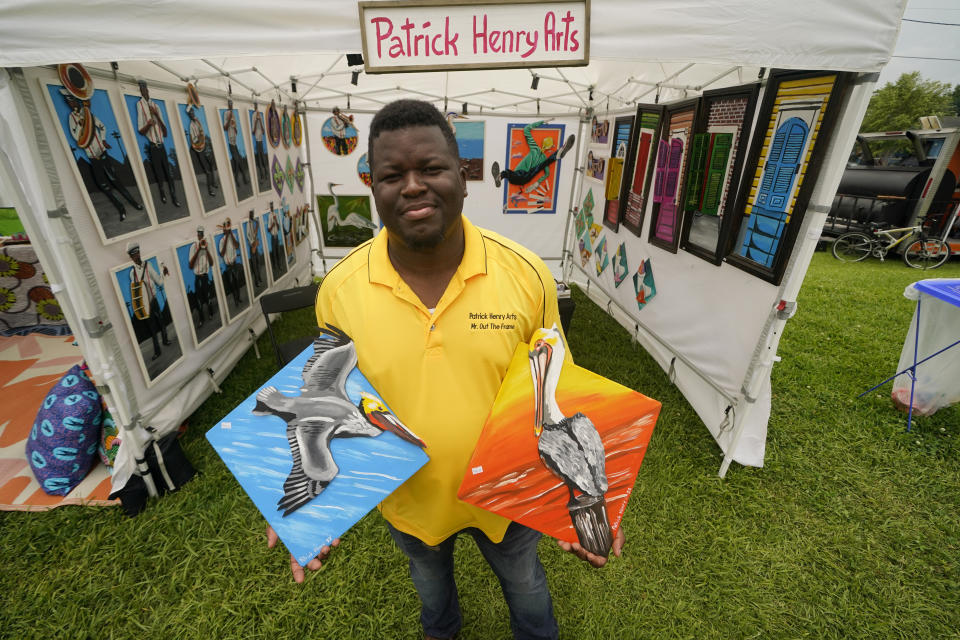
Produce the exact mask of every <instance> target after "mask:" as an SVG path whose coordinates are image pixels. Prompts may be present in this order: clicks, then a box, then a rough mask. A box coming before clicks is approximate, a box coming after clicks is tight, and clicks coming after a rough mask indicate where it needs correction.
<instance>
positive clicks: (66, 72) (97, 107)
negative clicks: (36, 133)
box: [45, 64, 151, 242]
mask: <svg viewBox="0 0 960 640" xmlns="http://www.w3.org/2000/svg"><path fill="white" fill-rule="evenodd" d="M59 73H60V79H61V82H62V84H54V83H48V84H46V92H45V93H46V94H47V98H48V103H49V105H50V107H51V115H52V116H53V118H54V120H56V121H57V122H58V123H59V125H60V133H61V136H62V137H61V141H62V142H63V144H64V147H65V149H66V150H67V154H68V155H69V156H70V160H71V163H72V164H73V166H74V169H75V170H76V172H77V173H76V175H77V176H78V178H79V181H80V183H81V185H82V186H81V191H83V192H84V195H85V199H86V201H87V202H88V203H89V205H90V208H91V212H92V213H93V214H94V215H93V218H94V221H95V223H96V226H97V230H98V231H99V232H100V236H101V239H102V240H103V241H104V242H107V241H110V240H113V239H119V238H122V237H124V236H128V235H130V234H132V233H134V232H136V231H139V230H140V229H144V228H146V227H149V226H150V225H151V220H150V217H149V215H148V213H147V210H146V208H145V206H144V200H143V195H142V193H141V191H140V186H139V185H138V183H137V178H136V176H135V174H134V171H133V164H132V161H131V159H130V156H129V154H128V153H127V148H126V146H125V144H124V141H123V136H122V135H121V133H120V127H119V126H118V123H117V118H116V116H115V115H114V111H113V106H112V104H111V102H110V98H109V96H108V94H107V91H105V90H104V89H96V88H94V86H93V81H92V80H91V79H90V76H89V74H88V73H87V71H86V70H85V69H84V68H83V67H82V66H81V65H78V64H66V65H60V66H59Z"/></svg>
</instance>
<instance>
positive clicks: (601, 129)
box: [590, 116, 610, 145]
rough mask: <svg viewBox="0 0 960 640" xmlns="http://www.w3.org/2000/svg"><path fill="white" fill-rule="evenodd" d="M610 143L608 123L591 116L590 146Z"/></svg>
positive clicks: (604, 119)
mask: <svg viewBox="0 0 960 640" xmlns="http://www.w3.org/2000/svg"><path fill="white" fill-rule="evenodd" d="M609 142H610V121H609V120H608V119H606V118H597V116H593V118H592V119H591V120H590V144H602V145H606V144H608V143H609Z"/></svg>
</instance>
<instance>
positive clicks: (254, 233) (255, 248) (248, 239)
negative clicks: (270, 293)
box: [241, 211, 270, 300]
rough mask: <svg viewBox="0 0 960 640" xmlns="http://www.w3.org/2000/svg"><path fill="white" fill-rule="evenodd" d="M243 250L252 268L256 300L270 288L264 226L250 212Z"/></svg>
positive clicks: (252, 281)
mask: <svg viewBox="0 0 960 640" xmlns="http://www.w3.org/2000/svg"><path fill="white" fill-rule="evenodd" d="M241 226H242V228H243V250H244V253H245V254H246V256H247V265H248V266H249V267H250V281H251V282H250V286H251V288H252V289H253V298H254V300H256V299H257V298H259V297H260V296H261V295H263V293H264V292H265V291H266V290H267V289H268V288H269V287H270V282H269V277H268V276H267V262H266V253H265V246H266V241H265V240H264V235H263V224H262V223H261V222H260V220H258V219H257V216H255V215H254V213H253V211H250V214H249V215H248V217H247V219H246V220H244V221H243V223H242V225H241Z"/></svg>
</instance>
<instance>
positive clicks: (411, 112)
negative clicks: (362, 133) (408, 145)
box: [367, 100, 460, 173]
mask: <svg viewBox="0 0 960 640" xmlns="http://www.w3.org/2000/svg"><path fill="white" fill-rule="evenodd" d="M409 127H439V128H440V132H441V133H443V137H444V138H446V140H447V146H448V147H450V153H452V154H453V156H454V157H455V158H456V159H457V162H459V161H460V149H459V148H458V147H457V138H456V137H455V136H454V135H453V129H451V128H450V124H449V123H448V122H447V119H446V118H444V117H443V114H442V113H440V111H438V110H437V108H436V107H435V106H433V105H432V104H430V103H429V102H424V101H423V100H396V101H394V102H391V103H389V104H387V105H385V106H384V107H383V108H382V109H380V111H378V112H377V115H375V116H373V122H371V123H370V134H369V136H368V137H367V163H368V164H369V165H370V171H371V173H372V172H373V141H374V140H376V139H377V137H378V136H379V135H380V134H381V133H383V132H384V131H397V130H399V129H407V128H409Z"/></svg>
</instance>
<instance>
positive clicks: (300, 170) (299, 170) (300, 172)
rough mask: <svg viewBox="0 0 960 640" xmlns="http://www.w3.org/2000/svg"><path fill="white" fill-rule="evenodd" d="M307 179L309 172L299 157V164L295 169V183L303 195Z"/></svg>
mask: <svg viewBox="0 0 960 640" xmlns="http://www.w3.org/2000/svg"><path fill="white" fill-rule="evenodd" d="M306 179H307V172H306V170H305V169H304V164H303V161H302V160H301V159H300V158H299V156H298V157H297V164H295V165H294V167H293V181H294V182H295V183H297V191H299V192H300V193H303V183H304V181H305V180H306Z"/></svg>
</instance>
